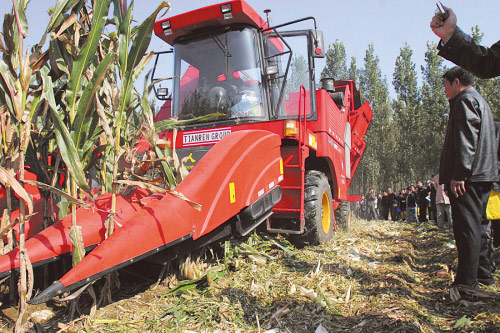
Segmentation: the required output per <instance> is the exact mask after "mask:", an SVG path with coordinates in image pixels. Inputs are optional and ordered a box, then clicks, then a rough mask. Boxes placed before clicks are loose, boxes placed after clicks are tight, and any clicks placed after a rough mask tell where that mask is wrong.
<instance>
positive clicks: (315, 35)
mask: <svg viewBox="0 0 500 333" xmlns="http://www.w3.org/2000/svg"><path fill="white" fill-rule="evenodd" d="M311 33H312V45H311V50H310V52H311V54H312V56H313V58H324V57H325V42H324V39H323V31H320V30H312V31H311Z"/></svg>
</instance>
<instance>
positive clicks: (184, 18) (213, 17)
mask: <svg viewBox="0 0 500 333" xmlns="http://www.w3.org/2000/svg"><path fill="white" fill-rule="evenodd" d="M224 4H231V6H232V18H231V19H224V15H223V14H222V12H221V8H220V7H221V5H224ZM164 21H170V26H171V29H172V34H170V35H168V36H165V33H164V32H163V29H162V27H161V23H162V22H164ZM234 23H244V24H248V25H250V26H253V27H255V28H261V27H267V24H266V22H265V21H264V20H263V19H262V17H260V15H259V14H258V13H257V12H256V11H255V10H254V9H253V8H252V7H250V6H249V5H248V4H247V3H246V2H245V1H243V0H233V1H227V2H222V3H220V4H217V5H211V6H207V7H203V8H199V9H196V10H192V11H190V12H187V13H183V14H179V15H176V16H173V17H169V18H166V19H164V20H160V21H158V22H156V23H155V25H154V32H155V34H156V35H157V36H158V37H160V38H161V39H163V40H164V41H166V42H167V43H168V44H170V45H173V43H174V40H175V39H176V38H179V37H181V36H183V35H186V34H189V33H191V32H192V31H193V30H197V29H200V28H206V27H217V26H223V25H228V24H234Z"/></svg>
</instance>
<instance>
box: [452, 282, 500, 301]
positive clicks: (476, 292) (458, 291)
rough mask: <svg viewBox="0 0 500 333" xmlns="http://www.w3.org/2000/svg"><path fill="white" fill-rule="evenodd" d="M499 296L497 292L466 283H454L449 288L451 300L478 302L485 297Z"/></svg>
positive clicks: (494, 297)
mask: <svg viewBox="0 0 500 333" xmlns="http://www.w3.org/2000/svg"><path fill="white" fill-rule="evenodd" d="M499 297H500V295H499V294H497V293H492V292H486V291H483V290H481V289H479V288H477V287H470V286H466V285H461V284H456V285H452V286H451V288H450V299H451V301H452V302H459V301H466V302H472V303H473V302H478V301H480V300H485V299H498V298H499Z"/></svg>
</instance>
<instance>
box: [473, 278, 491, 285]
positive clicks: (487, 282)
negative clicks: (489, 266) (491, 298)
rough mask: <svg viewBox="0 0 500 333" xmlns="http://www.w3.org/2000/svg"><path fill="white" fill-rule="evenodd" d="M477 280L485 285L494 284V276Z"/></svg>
mask: <svg viewBox="0 0 500 333" xmlns="http://www.w3.org/2000/svg"><path fill="white" fill-rule="evenodd" d="M477 282H479V283H480V284H482V285H485V286H493V285H494V284H495V279H494V278H486V279H477Z"/></svg>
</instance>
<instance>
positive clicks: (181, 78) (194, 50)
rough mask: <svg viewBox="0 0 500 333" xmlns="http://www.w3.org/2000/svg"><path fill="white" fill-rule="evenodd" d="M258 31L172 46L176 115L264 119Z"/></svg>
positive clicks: (216, 35)
mask: <svg viewBox="0 0 500 333" xmlns="http://www.w3.org/2000/svg"><path fill="white" fill-rule="evenodd" d="M257 43H258V39H257V33H256V32H255V30H253V29H250V28H242V29H241V30H238V31H228V32H224V33H221V34H212V35H209V36H208V37H206V38H204V39H201V40H195V41H191V42H186V43H178V44H176V45H175V46H174V75H175V78H174V85H173V98H172V100H173V107H172V116H173V117H178V118H179V119H192V118H195V117H200V116H206V115H210V114H219V115H218V116H217V119H220V120H227V119H233V118H234V119H236V118H240V119H249V120H252V119H259V118H264V117H266V115H265V114H264V110H265V108H264V105H263V101H264V97H263V89H262V75H261V64H260V60H259V55H258V52H257V50H258V48H257V45H258V44H257Z"/></svg>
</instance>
